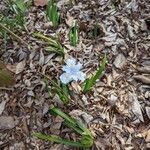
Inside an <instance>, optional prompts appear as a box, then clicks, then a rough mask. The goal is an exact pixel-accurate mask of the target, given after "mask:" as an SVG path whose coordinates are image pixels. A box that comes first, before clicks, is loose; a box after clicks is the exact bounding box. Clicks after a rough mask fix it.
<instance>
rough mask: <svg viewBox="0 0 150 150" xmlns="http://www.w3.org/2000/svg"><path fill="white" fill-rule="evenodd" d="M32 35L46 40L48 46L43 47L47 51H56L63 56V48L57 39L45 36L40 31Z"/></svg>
mask: <svg viewBox="0 0 150 150" xmlns="http://www.w3.org/2000/svg"><path fill="white" fill-rule="evenodd" d="M33 35H34V36H35V37H38V38H41V39H43V40H44V41H46V42H47V45H48V46H47V47H46V48H45V49H46V50H47V51H48V52H52V53H56V54H59V55H61V56H62V57H64V48H63V46H62V45H61V44H60V42H59V41H58V40H56V39H54V38H51V37H47V36H45V35H43V34H41V33H33Z"/></svg>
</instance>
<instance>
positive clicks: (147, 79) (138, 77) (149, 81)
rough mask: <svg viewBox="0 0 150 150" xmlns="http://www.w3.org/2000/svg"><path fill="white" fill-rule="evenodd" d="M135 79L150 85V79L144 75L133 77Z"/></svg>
mask: <svg viewBox="0 0 150 150" xmlns="http://www.w3.org/2000/svg"><path fill="white" fill-rule="evenodd" d="M133 78H134V79H136V80H138V81H141V82H142V83H145V84H150V78H149V77H146V76H144V75H136V76H133Z"/></svg>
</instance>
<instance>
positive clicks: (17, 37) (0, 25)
mask: <svg viewBox="0 0 150 150" xmlns="http://www.w3.org/2000/svg"><path fill="white" fill-rule="evenodd" d="M0 27H1V28H3V29H4V30H6V31H7V32H9V33H10V34H11V35H12V36H14V37H15V38H16V39H18V40H19V41H20V42H21V43H24V44H25V45H26V46H27V47H28V43H26V42H25V41H23V40H22V39H21V38H20V37H19V36H18V35H16V34H15V33H13V32H12V31H10V30H9V29H8V28H7V27H5V26H4V25H3V24H2V23H0Z"/></svg>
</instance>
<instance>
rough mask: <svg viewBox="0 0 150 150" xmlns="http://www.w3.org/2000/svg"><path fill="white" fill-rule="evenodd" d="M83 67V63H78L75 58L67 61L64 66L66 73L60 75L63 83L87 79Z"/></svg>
mask: <svg viewBox="0 0 150 150" xmlns="http://www.w3.org/2000/svg"><path fill="white" fill-rule="evenodd" d="M81 68H82V64H81V63H79V62H78V63H76V60H75V59H74V58H70V59H68V60H67V61H66V65H64V66H63V69H62V70H63V71H64V73H63V74H62V75H61V76H60V80H61V82H62V83H64V84H67V83H69V82H71V81H73V80H75V81H78V80H81V81H84V80H85V73H83V72H82V71H80V69H81Z"/></svg>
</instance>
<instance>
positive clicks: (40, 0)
mask: <svg viewBox="0 0 150 150" xmlns="http://www.w3.org/2000/svg"><path fill="white" fill-rule="evenodd" d="M47 4H48V0H34V5H35V6H42V7H43V6H45V5H47Z"/></svg>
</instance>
